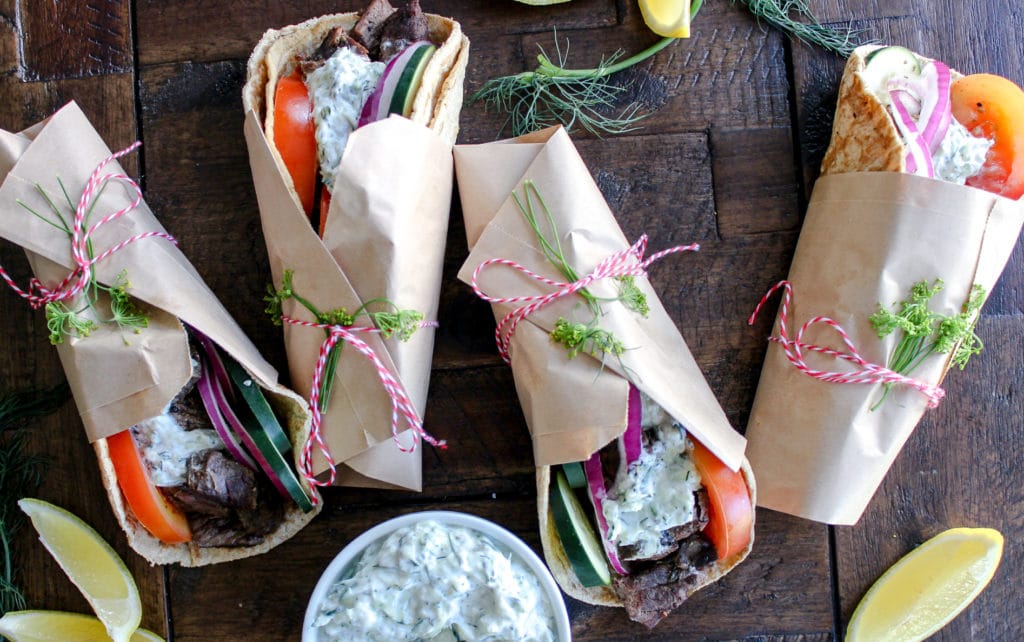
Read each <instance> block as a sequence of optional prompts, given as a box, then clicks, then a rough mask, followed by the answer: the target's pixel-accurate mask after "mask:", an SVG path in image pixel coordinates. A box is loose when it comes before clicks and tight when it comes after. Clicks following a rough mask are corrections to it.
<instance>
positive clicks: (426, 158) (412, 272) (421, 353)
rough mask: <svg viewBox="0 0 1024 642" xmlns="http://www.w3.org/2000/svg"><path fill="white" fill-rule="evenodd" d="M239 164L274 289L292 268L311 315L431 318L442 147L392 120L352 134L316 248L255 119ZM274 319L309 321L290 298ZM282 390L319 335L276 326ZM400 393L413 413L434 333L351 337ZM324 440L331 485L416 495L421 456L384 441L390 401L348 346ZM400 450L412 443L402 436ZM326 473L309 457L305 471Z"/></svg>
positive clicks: (304, 388)
mask: <svg viewBox="0 0 1024 642" xmlns="http://www.w3.org/2000/svg"><path fill="white" fill-rule="evenodd" d="M245 139H246V143H247V145H248V148H249V164H250V167H251V168H252V176H253V183H254V184H255V186H256V196H257V198H258V200H259V206H260V219H261V221H262V225H263V235H264V237H265V239H266V243H267V251H268V253H269V255H270V265H271V269H272V271H273V277H274V283H275V284H278V285H279V284H280V283H281V278H282V275H283V273H284V271H285V270H293V271H294V279H293V282H294V287H295V291H296V292H298V293H300V294H301V295H302V296H303V297H304V298H306V299H308V300H309V301H310V302H312V303H313V304H314V305H315V306H316V307H317V308H318V309H320V310H325V311H326V310H333V309H336V308H341V307H344V308H346V309H348V310H349V311H354V310H355V309H356V308H358V307H359V306H360V305H361V304H362V302H364V301H368V300H370V299H374V298H378V297H384V298H387V299H389V300H391V301H393V302H394V303H396V304H397V305H398V306H399V307H401V308H406V309H415V310H418V311H420V312H422V313H423V314H424V316H425V318H426V319H427V320H436V318H437V307H438V299H439V297H440V289H441V269H442V262H443V259H444V247H445V241H446V237H447V230H448V212H449V209H450V205H451V189H452V160H451V150H450V148H449V147H448V145H447V144H445V142H444V141H443V140H441V139H440V138H439V137H438V136H437V135H436V134H434V133H432V132H431V131H430V130H428V129H427V128H425V127H423V126H421V125H417V124H415V123H413V122H411V121H409V120H406V119H404V118H400V117H397V116H396V117H392V118H389V119H387V120H385V121H381V122H377V123H373V124H371V125H367V126H365V127H361V128H359V129H358V130H356V131H355V132H353V133H352V135H351V137H350V138H349V142H348V146H347V148H346V150H345V154H344V156H343V158H342V162H341V166H340V168H339V170H338V173H337V175H336V177H335V189H334V192H333V195H332V201H331V210H330V212H329V214H328V218H327V221H328V223H327V229H326V230H325V232H324V238H323V240H321V239H320V238H319V237H318V236H317V234H316V232H315V231H314V230H313V228H312V226H311V225H310V223H309V220H308V219H307V218H306V215H305V214H304V213H303V211H302V210H301V209H300V207H299V204H298V203H297V201H296V200H295V198H294V197H293V196H292V194H291V192H290V190H289V187H288V185H287V184H286V182H285V179H284V176H283V175H282V172H281V171H279V169H278V165H277V162H276V161H275V157H274V153H273V151H272V149H271V148H270V145H269V144H268V142H267V139H266V136H265V135H264V132H263V128H262V127H261V125H260V122H259V118H258V117H257V115H256V113H255V112H254V111H251V110H250V111H249V112H248V113H247V114H246V119H245ZM284 313H285V314H286V315H288V316H290V317H293V318H299V319H305V320H310V321H312V320H313V318H312V315H311V314H310V313H309V312H308V311H307V310H306V309H305V308H303V307H302V306H300V305H297V304H296V303H295V301H294V300H289V301H287V302H286V303H285V308H284ZM284 334H285V345H286V349H287V353H288V367H289V370H290V372H291V377H292V382H293V384H294V385H295V386H296V388H297V390H298V391H299V392H300V393H301V394H302V395H304V396H306V397H307V398H308V397H309V395H310V392H311V386H312V380H313V371H314V368H315V366H316V361H317V357H318V354H319V348H320V344H321V343H322V342H323V340H324V333H323V331H322V330H317V329H310V328H304V327H295V326H289V325H286V326H285V330H284ZM362 338H363V339H364V340H366V341H367V343H369V345H370V346H371V347H372V348H373V349H374V351H375V352H376V353H377V355H378V356H380V358H381V360H382V361H383V362H384V364H385V365H386V366H387V367H388V369H389V370H390V371H391V372H392V373H393V374H395V375H396V377H397V378H398V379H399V380H400V381H401V382H402V383H403V384H404V386H405V388H406V391H407V392H408V394H409V397H410V399H411V400H412V402H413V404H414V406H415V407H416V409H417V411H418V412H419V413H420V416H422V415H423V411H424V408H425V406H426V398H427V389H428V386H429V382H430V366H431V358H432V353H433V345H434V330H433V329H432V328H421V329H419V330H417V331H416V332H415V333H414V334H413V336H412V338H411V339H410V340H409V341H406V342H403V341H399V340H398V339H396V338H392V339H387V340H384V339H381V338H380V336H379V335H365V336H364V337H362ZM323 426H324V428H323V430H324V437H325V439H326V441H327V445H328V448H329V449H330V451H331V454H332V456H333V458H334V460H335V462H337V463H341V464H344V465H343V466H340V467H339V468H338V479H337V482H336V483H337V484H338V485H347V486H375V487H397V488H408V489H413V490H420V488H421V486H422V458H421V456H420V455H419V454H415V455H412V454H409V453H406V452H402V451H401V450H400V449H399V447H398V445H397V444H396V443H395V442H394V439H393V436H392V434H391V401H390V398H389V397H388V395H387V393H386V392H385V390H384V388H383V387H382V386H381V383H380V381H379V380H378V379H377V375H376V373H375V371H374V368H373V366H372V365H371V364H370V363H369V362H368V361H367V360H366V359H365V358H364V357H363V356H362V355H360V354H358V353H357V352H355V351H354V350H352V349H351V348H349V349H347V350H345V351H344V352H343V353H342V357H341V359H340V360H339V363H338V369H337V374H336V376H335V384H334V392H333V395H332V397H331V401H330V405H329V407H328V411H327V413H326V415H325V416H324V423H323ZM399 439H400V440H401V442H402V444H403V447H405V448H409V447H411V446H412V444H413V435H412V433H411V432H410V431H408V430H406V431H404V432H402V433H400V435H399ZM327 468H328V464H327V460H326V459H325V458H324V457H323V456H322V455H321V454H320V453H319V452H317V453H316V456H315V458H314V471H315V472H316V473H317V474H320V473H322V472H324V471H325V470H326V469H327Z"/></svg>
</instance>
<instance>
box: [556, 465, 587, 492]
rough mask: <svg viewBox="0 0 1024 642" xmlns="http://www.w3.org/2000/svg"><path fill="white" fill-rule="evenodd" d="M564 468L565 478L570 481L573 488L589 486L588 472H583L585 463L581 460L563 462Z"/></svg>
mask: <svg viewBox="0 0 1024 642" xmlns="http://www.w3.org/2000/svg"><path fill="white" fill-rule="evenodd" d="M562 470H564V471H565V478H566V480H568V481H569V486H571V487H572V488H586V487H587V473H585V472H583V464H582V463H581V462H578V461H574V462H572V463H570V464H562Z"/></svg>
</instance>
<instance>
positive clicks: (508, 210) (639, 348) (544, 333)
mask: <svg viewBox="0 0 1024 642" xmlns="http://www.w3.org/2000/svg"><path fill="white" fill-rule="evenodd" d="M455 168H456V174H457V176H458V183H459V194H460V197H461V199H462V209H463V216H464V217H465V219H466V232H467V237H468V240H469V245H470V250H471V251H470V255H469V258H467V259H466V262H465V263H464V264H463V266H462V270H461V271H460V272H459V279H461V280H462V281H464V282H466V283H470V282H471V280H472V276H473V272H474V270H475V269H476V267H477V266H478V265H480V264H481V263H483V262H484V261H487V260H488V259H493V258H503V259H510V260H513V261H516V262H518V263H520V264H521V265H524V266H526V267H527V268H529V269H531V270H533V271H535V272H537V273H539V274H541V275H543V276H545V277H548V278H551V279H555V280H557V281H562V280H564V277H563V276H562V275H561V274H560V273H559V272H558V271H557V270H556V268H555V267H554V266H553V265H551V264H550V263H549V262H548V260H547V259H546V258H545V256H544V255H543V254H542V252H541V251H540V249H539V247H538V241H537V236H536V234H535V233H534V231H533V229H532V228H531V227H530V226H529V225H528V224H527V222H526V220H525V218H524V217H523V215H522V214H521V213H520V211H519V209H518V208H517V206H516V204H515V202H514V200H513V199H512V193H513V191H517V192H520V193H521V192H522V186H523V184H524V182H525V181H528V180H529V181H533V182H534V183H535V184H536V186H537V189H538V192H539V193H540V194H541V196H542V197H543V198H544V200H545V202H546V203H547V205H548V207H549V208H550V210H551V213H552V215H553V216H554V218H555V222H556V226H557V229H558V232H559V235H560V240H561V244H562V248H563V250H564V252H565V255H566V257H567V259H568V262H569V264H570V265H572V266H573V267H574V268H575V269H576V271H577V272H578V273H579V274H580V275H585V274H587V273H589V272H590V271H592V270H593V269H594V268H595V267H596V266H597V264H598V263H600V262H601V261H602V260H603V259H605V258H607V257H608V256H609V255H611V254H613V253H616V252H620V251H622V250H624V249H626V248H628V247H630V246H631V245H632V243H631V242H629V241H627V239H626V238H625V236H623V234H622V231H621V230H620V228H619V226H618V224H617V223H616V221H615V217H614V215H613V214H612V212H611V210H610V209H609V208H608V205H607V203H606V202H605V200H604V197H603V196H602V194H601V191H600V190H599V189H598V187H597V185H596V184H595V183H594V180H593V178H592V177H591V175H590V172H589V170H588V169H587V167H586V165H585V164H584V163H583V160H582V159H581V158H580V157H579V154H578V153H577V152H576V148H575V147H574V146H573V144H572V141H571V140H570V138H569V136H568V134H567V133H566V132H565V131H564V130H563V129H561V128H552V129H548V130H545V131H543V132H538V133H535V134H530V135H527V136H524V137H520V138H516V139H510V140H506V141H500V142H496V143H488V144H483V145H460V146H456V148H455ZM543 216H544V215H543V214H540V215H539V218H543ZM541 225H542V227H543V229H545V230H548V226H547V222H546V221H542V223H541ZM657 249H660V248H654V249H652V250H651V251H652V253H653V252H654V251H655V250H657ZM663 260H666V261H678V262H679V263H680V264H681V267H680V269H686V266H685V263H686V260H687V257H686V255H685V254H682V255H673V256H669V257H667V258H665V259H663ZM610 281H611V280H610V279H605V280H604V281H598V282H595V283H594V284H593V285H592V286H590V287H589V289H590V290H591V291H592V292H593V293H594V294H595V295H596V296H599V297H602V296H608V297H614V296H615V295H616V290H615V287H614V284H613V283H612V282H610ZM636 283H637V285H638V286H639V287H640V288H641V289H642V290H643V292H644V293H645V294H646V295H647V300H648V302H649V304H650V308H651V309H650V313H649V315H648V317H647V318H643V317H641V316H640V315H638V314H636V313H635V312H632V311H630V310H628V309H627V308H626V307H625V306H623V305H622V304H619V303H605V304H603V306H602V307H603V309H604V315H603V316H602V317H601V320H600V325H601V327H602V328H605V329H607V330H609V331H611V332H613V333H614V335H615V336H616V337H617V338H619V339H621V341H622V343H623V344H624V345H625V347H626V350H625V352H624V353H623V354H622V355H621V360H619V359H618V358H606V359H605V360H604V362H603V364H602V362H601V361H600V357H597V358H594V357H591V356H588V355H584V354H580V355H579V356H577V357H576V358H574V359H570V358H569V357H568V353H567V352H566V350H565V348H564V347H563V346H561V345H558V344H556V343H554V342H553V341H552V340H551V338H550V337H549V333H550V332H551V330H552V329H553V328H554V326H555V322H556V321H557V320H558V318H559V317H565V318H566V319H570V320H580V321H584V322H585V321H588V320H589V314H590V313H589V311H588V310H587V309H586V308H585V307H583V306H582V305H581V302H582V299H581V298H580V297H578V296H571V297H565V298H563V299H561V300H559V301H558V302H556V303H554V304H552V305H550V306H548V307H546V308H544V309H542V310H541V311H538V312H536V313H534V314H532V315H530V316H529V317H527V318H526V319H525V320H524V321H523V322H522V323H520V324H519V327H518V329H517V331H516V333H515V335H514V337H513V339H512V344H511V348H510V352H511V362H512V372H513V375H514V378H515V385H516V390H517V392H518V394H519V399H520V401H521V403H522V406H523V412H524V414H525V416H526V421H527V424H528V426H529V429H530V434H531V436H532V439H533V449H534V459H535V463H536V464H537V465H538V466H547V465H554V464H560V463H566V462H571V461H581V460H585V459H587V458H589V457H590V455H592V454H593V453H594V452H596V451H597V450H599V449H600V448H602V447H603V446H604V445H606V444H608V443H609V442H611V441H612V440H614V439H615V438H616V437H618V436H619V435H620V434H622V433H623V432H624V431H625V429H626V413H627V399H628V392H629V383H630V382H632V383H634V384H635V385H636V386H637V387H638V388H640V389H641V390H642V391H643V392H645V393H646V394H647V395H648V396H650V397H651V398H652V399H654V401H655V402H657V403H658V404H659V405H660V406H662V407H663V408H664V409H665V410H666V411H667V412H668V413H669V414H670V415H671V416H672V417H673V418H675V419H676V420H677V421H679V422H680V423H681V424H682V425H683V426H684V427H685V428H686V429H687V431H689V432H690V433H691V434H692V435H693V436H694V437H695V438H696V439H697V440H699V441H701V442H702V443H704V444H705V445H707V447H708V448H709V449H710V450H711V451H712V452H714V453H715V455H717V456H718V457H719V459H721V460H722V461H723V462H725V463H726V464H727V465H728V466H730V467H731V468H732V469H733V470H736V469H738V468H739V466H740V462H741V461H742V460H743V450H744V445H745V440H744V439H743V437H742V436H740V435H739V434H738V433H737V432H736V431H735V430H733V428H732V426H730V425H729V421H728V419H727V418H726V416H725V413H724V412H723V411H722V408H721V406H720V405H719V404H718V401H717V400H716V399H715V396H714V394H713V393H712V391H711V388H710V387H709V386H708V384H707V382H706V381H705V379H704V376H703V374H702V373H701V371H700V368H699V367H698V365H697V363H696V361H695V360H694V359H693V356H692V355H691V354H690V350H689V348H688V347H687V346H686V343H685V342H684V341H683V338H682V336H681V335H680V334H679V330H678V329H677V328H676V326H675V323H674V322H673V321H672V319H671V318H670V317H669V315H668V313H667V312H666V311H665V309H664V308H663V307H662V305H661V302H660V301H659V300H658V297H657V294H656V293H655V292H654V290H653V289H652V288H651V286H650V283H649V282H648V281H647V279H646V278H637V279H636ZM480 286H481V289H482V290H483V291H484V292H486V293H487V294H488V295H490V296H492V297H512V296H526V295H537V294H547V293H548V292H550V291H551V288H549V287H548V286H544V285H540V284H538V283H537V282H536V281H533V280H530V279H528V278H526V277H524V276H523V275H522V274H520V273H519V272H516V271H514V270H511V269H507V268H505V267H501V266H492V267H490V268H488V269H486V270H485V271H484V272H482V274H481V278H480ZM492 307H493V309H494V315H495V317H496V318H497V319H501V318H502V317H504V316H505V314H507V313H508V312H510V311H511V310H513V309H514V307H515V306H513V305H506V304H500V305H498V304H496V305H493V306H492Z"/></svg>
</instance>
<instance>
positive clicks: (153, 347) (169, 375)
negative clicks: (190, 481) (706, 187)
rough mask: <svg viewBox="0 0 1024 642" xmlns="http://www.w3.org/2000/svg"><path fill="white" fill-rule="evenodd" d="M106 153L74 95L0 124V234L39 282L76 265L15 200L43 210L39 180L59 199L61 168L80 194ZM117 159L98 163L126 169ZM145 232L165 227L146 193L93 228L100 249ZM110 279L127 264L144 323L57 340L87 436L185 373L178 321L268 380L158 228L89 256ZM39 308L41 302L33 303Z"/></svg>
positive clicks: (162, 396)
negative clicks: (16, 125)
mask: <svg viewBox="0 0 1024 642" xmlns="http://www.w3.org/2000/svg"><path fill="white" fill-rule="evenodd" d="M110 154H111V151H110V149H109V148H107V146H106V144H105V143H104V142H103V140H102V139H101V138H100V136H99V134H98V133H97V132H96V130H95V129H93V127H92V124H91V123H90V122H89V120H88V118H86V116H85V114H83V113H82V111H81V109H80V108H79V107H78V105H76V104H75V103H73V102H72V103H69V104H68V105H67V106H65V107H64V108H62V109H61V110H60V111H58V112H56V113H55V114H54V115H53V116H51V117H50V118H49V119H47V120H46V121H44V122H42V123H39V124H37V125H35V126H33V127H32V128H30V129H28V130H25V131H24V132H21V133H20V134H16V133H11V132H0V156H2V157H3V160H2V162H0V168H2V169H4V170H6V174H5V177H4V180H3V185H2V186H0V237H3V238H5V239H7V240H9V241H12V242H13V243H16V244H18V245H20V246H21V247H23V248H24V249H25V251H26V253H27V254H28V257H29V262H30V265H31V266H32V268H33V270H34V271H35V273H36V276H37V277H38V278H39V279H40V280H41V281H42V282H43V283H44V284H50V285H52V284H54V283H57V282H59V281H60V280H61V279H63V278H64V277H65V276H67V274H68V273H69V272H70V271H71V269H72V268H73V267H74V265H75V263H74V261H73V259H72V257H71V250H70V242H69V238H68V236H67V234H65V233H64V232H63V231H62V230H59V229H57V228H56V227H54V226H52V225H50V224H48V223H46V222H44V221H42V220H40V219H39V218H37V217H36V216H34V215H32V214H31V213H30V212H29V211H28V210H26V209H25V208H24V207H22V206H21V205H19V201H21V202H23V203H25V204H26V205H28V206H29V207H31V208H32V209H34V210H35V211H37V212H40V213H47V212H49V211H50V210H49V206H48V204H47V203H46V201H45V199H44V198H43V197H42V196H41V195H40V193H39V191H38V190H37V184H38V185H39V186H41V187H43V188H44V189H45V190H46V191H47V192H48V193H49V194H50V195H51V197H54V198H59V199H61V200H62V199H63V192H62V191H61V187H60V184H59V183H58V182H57V179H58V177H59V178H60V180H61V181H62V182H63V184H64V186H65V187H66V188H67V192H68V194H69V195H70V198H71V199H72V200H73V201H77V200H78V197H79V195H80V194H81V193H82V190H83V188H84V187H85V184H86V181H87V180H88V179H89V176H90V175H91V174H92V172H93V170H94V169H95V168H96V166H97V165H98V164H99V163H100V162H101V161H102V160H103V159H105V158H106V157H108V156H109V155H110ZM123 171H124V170H122V169H121V168H120V166H119V165H118V164H117V163H116V161H115V162H112V163H110V164H109V165H107V167H106V168H105V169H104V173H107V172H113V173H123ZM134 197H135V194H134V193H132V192H130V191H129V190H128V189H127V188H125V187H124V186H123V185H121V184H118V183H117V182H113V183H110V184H109V185H108V187H107V188H106V189H105V191H104V192H103V193H102V195H101V196H100V197H98V201H97V202H98V205H97V206H96V213H95V214H94V219H93V220H98V218H99V217H100V215H106V214H108V213H111V212H114V211H116V210H118V209H121V208H122V207H125V206H127V205H129V204H130V203H131V202H132V200H133V199H134ZM143 232H164V229H163V227H162V226H161V225H160V223H159V222H158V221H157V220H156V218H155V217H154V216H153V213H152V212H151V211H150V209H149V207H148V206H147V205H146V203H145V202H144V201H143V202H141V203H140V204H139V205H138V206H137V207H136V208H135V210H133V211H132V212H131V213H129V214H127V215H125V216H122V217H121V218H119V219H116V220H114V221H112V222H110V223H108V224H105V225H103V226H102V227H100V228H99V229H98V230H97V231H96V233H95V234H94V235H93V236H92V239H93V243H94V246H95V247H96V249H97V253H99V252H101V251H102V250H104V249H106V248H109V247H112V246H113V245H115V244H116V243H118V242H119V241H122V240H124V239H127V238H129V237H131V236H134V235H137V234H140V233H143ZM94 270H95V274H96V277H97V279H98V280H99V281H100V282H102V283H104V284H106V285H110V284H112V283H114V282H115V281H116V279H117V276H118V274H120V273H121V272H122V271H125V274H126V275H127V278H128V280H129V281H130V283H131V286H130V288H129V290H128V292H129V294H130V295H131V296H132V297H133V298H135V299H137V300H139V301H141V302H142V306H141V307H142V308H143V309H144V310H145V312H146V313H147V315H148V316H149V327H147V328H145V329H144V330H143V331H142V332H141V333H139V334H133V333H130V332H123V331H121V330H119V329H117V328H116V327H115V326H112V325H110V324H101V325H100V326H99V327H98V328H97V329H96V330H95V331H94V332H93V333H92V334H91V335H90V336H88V337H84V338H77V337H73V338H67V339H65V341H64V343H62V344H60V345H58V346H57V349H58V352H59V354H60V359H61V362H62V364H63V365H64V370H65V373H66V375H67V378H68V383H69V384H70V386H71V390H72V392H73V394H74V398H75V403H76V404H77V406H78V410H79V413H80V414H81V416H82V421H83V423H84V425H85V430H86V433H87V435H88V437H89V440H90V441H95V440H97V439H100V438H102V437H106V436H109V435H112V434H114V433H117V432H120V431H122V430H125V429H126V428H129V427H131V426H133V425H135V424H137V423H139V422H140V421H142V420H144V419H148V418H150V417H154V416H156V415H159V414H161V413H162V412H163V410H164V408H165V407H166V406H167V404H168V403H169V402H170V401H171V399H173V398H174V397H175V396H176V395H177V394H178V392H180V390H181V388H182V387H183V386H184V385H185V383H186V382H187V381H188V379H189V378H190V377H191V375H192V366H191V362H190V360H189V347H188V338H187V335H186V333H185V329H184V328H183V327H182V323H185V324H188V325H190V326H191V327H193V328H195V329H197V330H199V331H200V332H202V333H203V334H205V335H206V336H208V337H209V338H210V339H212V340H213V341H214V343H216V344H217V345H219V346H220V347H221V348H223V349H224V350H225V351H226V352H227V353H228V354H230V355H231V356H232V357H234V358H235V360H237V361H238V362H239V363H241V364H242V365H243V366H244V367H245V368H246V369H247V370H248V371H249V373H250V374H251V375H253V376H254V377H255V378H256V379H257V380H258V381H259V382H260V383H261V384H263V385H264V386H266V387H271V386H273V385H275V384H276V382H277V371H276V370H274V368H273V367H272V366H271V365H270V364H269V363H267V362H266V361H265V360H264V359H263V357H262V356H260V354H259V351H258V350H257V349H256V347H255V346H254V345H253V344H252V342H251V341H250V340H249V339H248V337H246V336H245V334H244V333H243V332H242V330H241V328H239V327H238V325H237V324H236V323H235V321H234V320H233V319H232V318H231V315H230V314H229V313H228V312H227V310H226V309H225V308H224V306H223V305H221V303H220V301H218V300H217V297H216V296H215V295H214V294H213V292H212V291H211V290H210V289H209V287H207V285H206V283H204V282H203V279H202V277H200V276H199V274H198V273H197V272H196V270H195V268H193V267H192V264H191V263H190V262H189V261H188V259H187V258H185V256H184V254H182V252H181V251H180V250H179V249H178V248H177V247H176V246H175V245H174V244H172V243H170V242H169V241H167V240H165V239H162V238H147V239H143V240H140V241H137V242H135V243H132V244H129V245H127V246H125V247H124V248H123V249H121V250H119V251H117V252H115V253H114V254H112V255H111V256H109V257H108V258H106V259H104V260H103V261H100V262H99V263H97V264H96V265H95V266H94ZM40 314H42V312H40Z"/></svg>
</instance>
